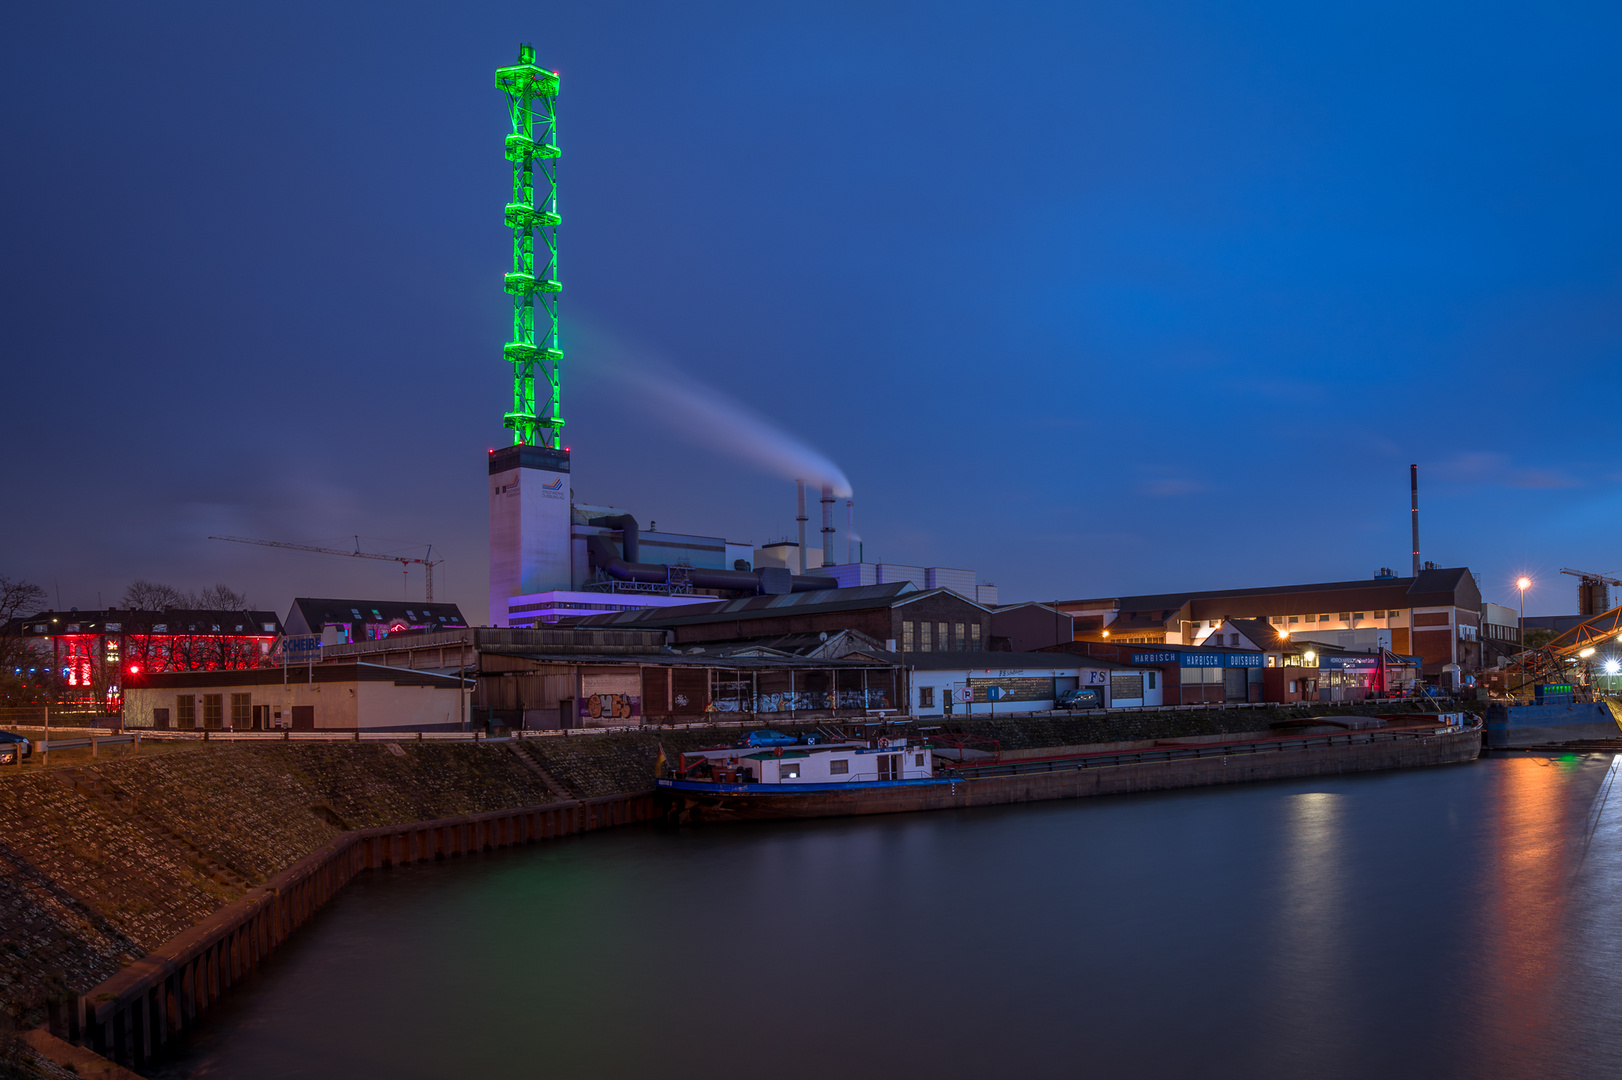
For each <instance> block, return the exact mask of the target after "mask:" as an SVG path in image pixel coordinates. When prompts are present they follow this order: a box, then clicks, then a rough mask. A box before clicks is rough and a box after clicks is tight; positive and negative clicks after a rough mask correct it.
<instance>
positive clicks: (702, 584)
mask: <svg viewBox="0 0 1622 1080" xmlns="http://www.w3.org/2000/svg"><path fill="white" fill-rule="evenodd" d="M619 520H630V526H629V528H628V530H627V535H628V536H634V535H635V529H636V522H635V520H632V519H631V517H630V515H629V514H620V515H617V516H616V517H614V518H597V519H594V520H593V521H592V522H591V523H592V524H593V525H601V524H602V523H603V522H605V521H619ZM586 551H587V553H588V554H589V555H590V557H591V565H592V566H594V567H596V568H597V569H599V570H601V571H602V572H603V573H605V574H607V575H608V576H609V577H611V578H614V579H615V580H617V581H641V582H645V583H647V584H649V585H668V584H670V583H671V578H672V573H671V571H672V570H679V573H680V575H681V578H682V580H685V581H686V582H687V583H688V584H689V585H692V586H694V587H695V588H699V589H725V590H727V591H729V592H751V593H756V594H758V595H767V596H777V595H782V594H783V593H790V592H816V591H818V590H820V589H837V588H839V582H837V581H835V580H834V579H833V578H825V577H801V576H799V575H797V574H791V573H790V572H789V571H788V570H785V569H783V568H782V567H780V566H767V567H762V568H761V569H759V570H711V569H708V568H706V567H698V566H693V567H687V566H683V567H680V568H676V567H670V566H666V565H665V564H664V563H639V562H631V561H630V560H629V559H622V558H620V557H619V556H618V555H616V554H615V553H614V549H613V547H611V546H610V545H609V543H608V541H607V540H605V539H604V538H603V537H601V536H593V537H590V538H589V539H588V540H587V541H586Z"/></svg>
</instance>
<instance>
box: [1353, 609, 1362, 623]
mask: <svg viewBox="0 0 1622 1080" xmlns="http://www.w3.org/2000/svg"><path fill="white" fill-rule="evenodd" d="M1362 619H1363V613H1362V612H1361V611H1357V612H1353V613H1352V621H1353V622H1361V621H1362Z"/></svg>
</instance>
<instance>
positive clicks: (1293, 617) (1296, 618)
mask: <svg viewBox="0 0 1622 1080" xmlns="http://www.w3.org/2000/svg"><path fill="white" fill-rule="evenodd" d="M1300 621H1301V616H1299V615H1291V616H1290V623H1291V625H1294V624H1295V623H1298V622H1300Z"/></svg>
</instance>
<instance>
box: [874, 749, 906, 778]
mask: <svg viewBox="0 0 1622 1080" xmlns="http://www.w3.org/2000/svg"><path fill="white" fill-rule="evenodd" d="M900 764H901V755H900V754H880V755H879V779H880V780H899V779H901V769H900Z"/></svg>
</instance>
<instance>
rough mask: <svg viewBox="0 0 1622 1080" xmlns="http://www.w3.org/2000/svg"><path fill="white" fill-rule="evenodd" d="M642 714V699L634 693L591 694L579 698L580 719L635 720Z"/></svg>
mask: <svg viewBox="0 0 1622 1080" xmlns="http://www.w3.org/2000/svg"><path fill="white" fill-rule="evenodd" d="M641 715H642V699H641V698H640V697H638V696H636V695H635V694H591V695H589V696H587V697H583V698H581V699H580V718H581V719H582V720H598V721H602V720H607V721H609V722H611V723H612V722H613V721H615V720H625V721H630V720H635V719H637V718H639V717H640V716H641Z"/></svg>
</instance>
